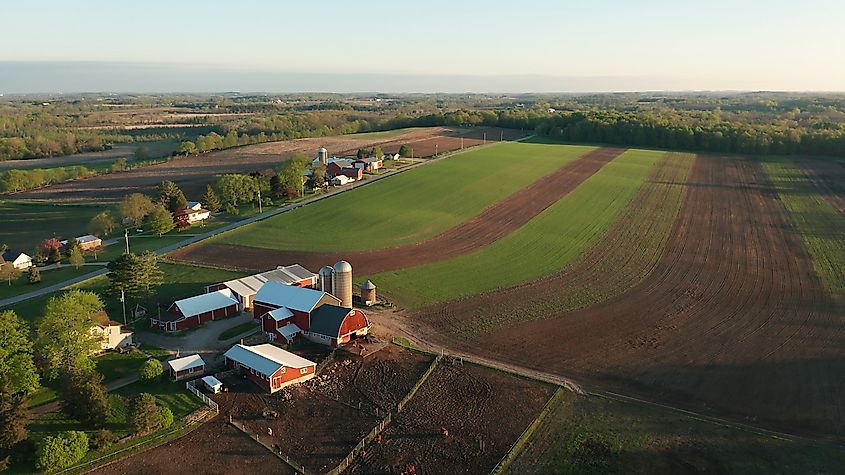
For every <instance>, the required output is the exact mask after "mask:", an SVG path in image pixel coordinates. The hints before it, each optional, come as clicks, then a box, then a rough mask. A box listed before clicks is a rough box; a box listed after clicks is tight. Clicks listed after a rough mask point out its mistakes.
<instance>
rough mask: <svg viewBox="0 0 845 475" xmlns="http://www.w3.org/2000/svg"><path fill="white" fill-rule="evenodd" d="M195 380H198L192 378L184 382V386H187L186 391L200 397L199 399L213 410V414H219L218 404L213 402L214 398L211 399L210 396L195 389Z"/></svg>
mask: <svg viewBox="0 0 845 475" xmlns="http://www.w3.org/2000/svg"><path fill="white" fill-rule="evenodd" d="M197 381H199V380H198V379H194V380H191V381H188V382H186V383H185V387H186V388H188V391H190V392H191V393H192V394H193V395H194V396H196V397H198V398H200V400H202V402H204V403H205V405H206V406H208V407H210V408H211V409H212V410H214V412H215V414H220V406H218V405H217V403H216V402H214V400H212V399H211V398H210V397H208V396H206V395H205V394H203V393H202V392H201V391H200V390H199V389H197V387H196V382H197Z"/></svg>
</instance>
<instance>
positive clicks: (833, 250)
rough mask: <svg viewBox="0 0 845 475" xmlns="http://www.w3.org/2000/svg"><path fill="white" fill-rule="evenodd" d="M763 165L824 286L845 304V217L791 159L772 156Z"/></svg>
mask: <svg viewBox="0 0 845 475" xmlns="http://www.w3.org/2000/svg"><path fill="white" fill-rule="evenodd" d="M763 168H764V170H765V171H766V173H767V174H768V175H769V179H771V180H772V183H774V185H775V187H776V188H777V191H778V194H779V195H780V199H781V201H783V203H784V205H786V208H787V209H788V210H789V214H790V216H791V217H792V222H793V223H794V224H795V227H796V228H797V229H798V232H799V233H800V234H801V239H802V240H803V241H804V244H805V245H806V246H807V250H808V251H809V252H810V255H811V256H812V258H813V267H814V268H815V270H816V273H817V274H818V275H819V277H820V278H821V280H822V282H823V283H824V286H825V288H826V289H827V290H828V291H829V292H830V293H831V294H832V295H833V296H834V298H835V299H837V300H838V301H839V303H840V304H845V217H843V216H842V215H841V214H839V212H838V211H836V209H835V208H833V206H831V204H830V203H829V202H828V201H827V200H825V199H824V197H823V196H822V195H821V194H820V190H819V189H818V188H816V186H815V185H814V184H813V183H812V182H811V181H810V179H809V178H807V175H805V174H804V172H803V171H801V169H800V168H798V167H796V166H795V165H794V164H792V162H791V161H789V160H787V159H779V160H772V161H768V162H767V163H764V164H763Z"/></svg>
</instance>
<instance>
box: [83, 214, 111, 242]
mask: <svg viewBox="0 0 845 475" xmlns="http://www.w3.org/2000/svg"><path fill="white" fill-rule="evenodd" d="M116 227H117V223H115V222H114V218H113V217H112V215H111V213H109V212H108V211H102V212H100V213H97V215H95V216H94V217H93V218H91V222H89V223H88V232H89V233H91V234H93V235H95V236H97V237H101V238H102V237H107V236H108V235H109V234H111V233H112V231H114V229H115V228H116Z"/></svg>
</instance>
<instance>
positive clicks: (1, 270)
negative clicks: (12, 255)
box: [0, 262, 21, 285]
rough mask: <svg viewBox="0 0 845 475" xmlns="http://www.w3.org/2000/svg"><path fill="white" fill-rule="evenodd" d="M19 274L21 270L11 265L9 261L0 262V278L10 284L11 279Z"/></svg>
mask: <svg viewBox="0 0 845 475" xmlns="http://www.w3.org/2000/svg"><path fill="white" fill-rule="evenodd" d="M20 276H21V270H20V269H18V268H16V267H15V266H14V265H12V263H11V262H4V263H2V264H0V278H2V279H3V280H5V281H7V282H8V285H12V281H13V280H15V279H17V278H18V277H20Z"/></svg>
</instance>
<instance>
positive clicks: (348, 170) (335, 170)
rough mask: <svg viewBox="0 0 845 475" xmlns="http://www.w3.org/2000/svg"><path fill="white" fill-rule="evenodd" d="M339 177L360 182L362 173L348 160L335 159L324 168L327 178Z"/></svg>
mask: <svg viewBox="0 0 845 475" xmlns="http://www.w3.org/2000/svg"><path fill="white" fill-rule="evenodd" d="M340 175H343V176H345V177H347V178H351V179H353V180H360V179H361V177H363V176H364V173H363V171H361V169H360V168H357V167H356V166H355V164H354V162H353V161H352V160H349V159H337V160H335V161H333V162H331V163H329V164H328V165H327V166H326V176H327V177H329V178H334V177H336V176H340Z"/></svg>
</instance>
